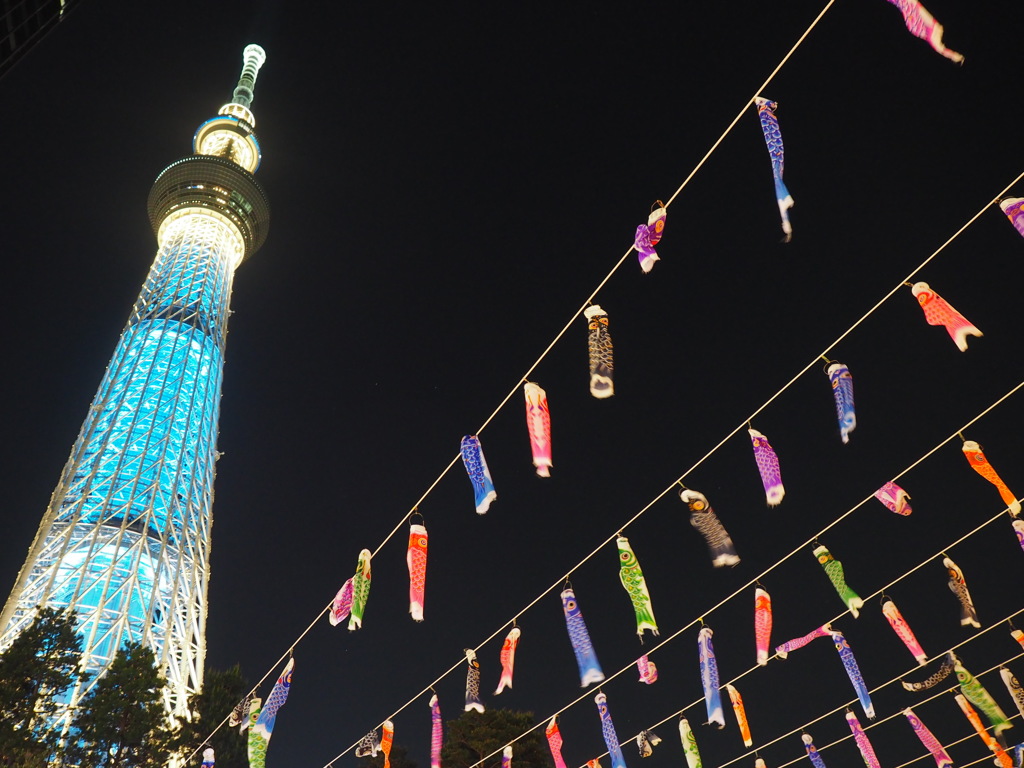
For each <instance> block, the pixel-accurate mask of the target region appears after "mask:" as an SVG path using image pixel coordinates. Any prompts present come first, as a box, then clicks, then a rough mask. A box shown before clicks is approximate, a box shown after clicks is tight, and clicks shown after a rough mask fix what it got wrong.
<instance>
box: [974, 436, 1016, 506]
mask: <svg viewBox="0 0 1024 768" xmlns="http://www.w3.org/2000/svg"><path fill="white" fill-rule="evenodd" d="M963 451H964V456H966V457H967V461H969V462H970V464H971V466H972V467H973V468H974V471H975V472H977V473H978V474H979V475H981V476H982V477H984V478H985V479H986V480H988V481H989V482H990V483H992V485H994V486H995V487H996V488H997V489H998V490H999V498H1001V499H1002V500H1003V504H1005V505H1006V506H1007V507H1009V508H1010V514H1011V515H1013V516H1014V517H1016V516H1017V515H1019V514H1020V502H1019V501H1017V497H1016V496H1015V495H1014V493H1013V491H1011V490H1010V489H1009V488H1008V487H1007V485H1006V483H1004V482H1003V478H1001V477H1000V476H999V474H998V473H997V472H996V471H995V469H993V467H992V465H991V464H989V463H988V459H986V458H985V454H984V453H983V452H982V450H981V446H980V445H978V444H977V443H976V442H975V441H974V440H965V441H964V446H963Z"/></svg>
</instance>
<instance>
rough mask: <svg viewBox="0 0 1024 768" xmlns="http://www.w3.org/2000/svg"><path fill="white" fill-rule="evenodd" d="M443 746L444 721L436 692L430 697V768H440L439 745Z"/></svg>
mask: <svg viewBox="0 0 1024 768" xmlns="http://www.w3.org/2000/svg"><path fill="white" fill-rule="evenodd" d="M442 746H444V722H443V721H442V719H441V705H440V704H439V703H438V701H437V694H434V695H433V696H431V697H430V768H441V747H442Z"/></svg>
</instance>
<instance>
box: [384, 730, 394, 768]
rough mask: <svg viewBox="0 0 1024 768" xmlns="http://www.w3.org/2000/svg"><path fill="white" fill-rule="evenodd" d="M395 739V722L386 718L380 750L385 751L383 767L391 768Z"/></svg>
mask: <svg viewBox="0 0 1024 768" xmlns="http://www.w3.org/2000/svg"><path fill="white" fill-rule="evenodd" d="M394 741H395V724H394V723H392V722H391V721H390V720H385V721H384V725H382V726H381V736H380V751H381V752H383V753H384V766H383V768H391V745H392V744H393V743H394Z"/></svg>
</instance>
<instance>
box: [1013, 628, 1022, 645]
mask: <svg viewBox="0 0 1024 768" xmlns="http://www.w3.org/2000/svg"><path fill="white" fill-rule="evenodd" d="M1010 637H1012V638H1013V639H1014V640H1016V641H1017V642H1018V643H1020V647H1021V648H1024V631H1021V630H1019V629H1011V630H1010Z"/></svg>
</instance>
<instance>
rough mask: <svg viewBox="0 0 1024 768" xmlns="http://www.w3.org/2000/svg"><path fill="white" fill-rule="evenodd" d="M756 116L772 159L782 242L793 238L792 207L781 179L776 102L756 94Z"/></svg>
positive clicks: (782, 154) (782, 155) (779, 136)
mask: <svg viewBox="0 0 1024 768" xmlns="http://www.w3.org/2000/svg"><path fill="white" fill-rule="evenodd" d="M754 106H755V107H756V108H757V117H758V119H760V121H761V130H762V131H763V132H764V143H765V144H767V145H768V155H769V157H771V160H772V177H773V178H774V179H775V199H776V200H777V201H778V203H779V215H780V216H781V217H782V231H783V232H785V233H786V237H785V238H784V239H783V242H785V243H788V242H789V241H790V240H792V239H793V225H792V224H790V223H789V209H790V208H792V207H793V196H792V195H791V194H789V190H788V189H786V185H785V184H784V183H783V181H782V168H783V159H784V151H783V146H782V131H780V130H779V119H778V118H777V117H776V116H775V110H776V109H778V108H779V105H778V103H776V102H774V101H769V100H768V99H763V98H761V97H760V96H757V97H756V98H755V99H754Z"/></svg>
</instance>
